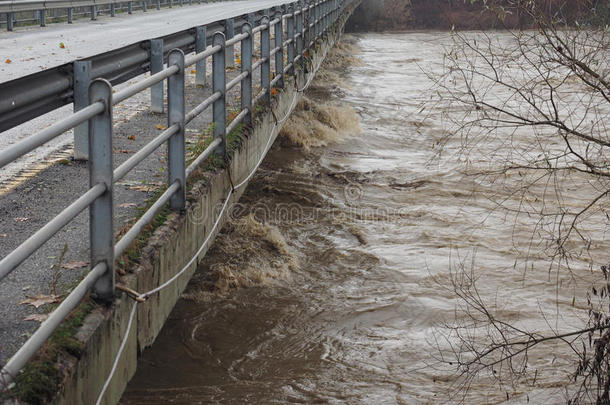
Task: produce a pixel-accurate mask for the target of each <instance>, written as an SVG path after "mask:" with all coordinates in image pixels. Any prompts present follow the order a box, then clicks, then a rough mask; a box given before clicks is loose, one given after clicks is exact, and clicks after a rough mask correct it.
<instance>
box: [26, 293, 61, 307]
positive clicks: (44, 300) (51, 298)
mask: <svg viewBox="0 0 610 405" xmlns="http://www.w3.org/2000/svg"><path fill="white" fill-rule="evenodd" d="M59 300H60V297H59V295H43V294H38V295H37V296H35V297H28V298H26V299H25V300H23V301H21V302H20V303H19V304H20V305H27V304H29V305H32V306H34V307H36V308H39V307H41V306H43V305H48V304H54V303H56V302H59Z"/></svg>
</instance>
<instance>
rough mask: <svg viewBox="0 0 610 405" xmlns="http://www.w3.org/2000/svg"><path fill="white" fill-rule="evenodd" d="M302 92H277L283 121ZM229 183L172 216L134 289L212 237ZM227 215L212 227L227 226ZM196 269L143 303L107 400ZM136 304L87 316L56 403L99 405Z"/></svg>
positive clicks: (254, 152)
mask: <svg viewBox="0 0 610 405" xmlns="http://www.w3.org/2000/svg"><path fill="white" fill-rule="evenodd" d="M351 11H352V10H351V9H350V10H348V12H347V13H346V15H344V16H343V18H342V20H341V22H340V24H338V26H337V29H336V31H335V32H333V33H332V34H331V35H329V36H328V38H326V39H325V40H324V41H322V43H321V44H320V46H318V47H317V49H316V51H315V52H311V53H310V56H311V57H312V58H313V61H314V66H315V65H317V63H318V61H320V59H323V58H324V57H325V55H326V52H327V51H328V50H329V49H330V48H331V47H332V46H333V45H334V43H335V42H336V41H337V40H338V39H339V37H340V35H341V32H342V29H343V26H344V23H345V20H346V19H347V16H349V14H350V13H351ZM297 79H298V82H299V86H303V84H304V83H305V79H306V78H305V77H304V75H303V73H302V72H300V71H299V72H297ZM300 96H301V93H298V92H296V90H295V85H294V80H286V86H285V90H284V91H282V92H281V93H279V95H278V97H277V100H276V101H277V102H276V103H275V107H274V110H275V113H276V115H277V117H278V118H279V119H281V118H282V117H284V116H285V115H286V114H290V112H291V110H290V109H291V107H293V106H294V105H295V103H293V100H294V98H295V97H297V98H300ZM274 122H275V121H274V118H273V116H272V115H271V114H270V113H269V114H265V115H264V116H263V117H262V119H261V120H260V121H259V123H258V124H257V125H256V127H255V128H254V130H253V131H252V134H251V135H250V136H249V137H248V138H247V139H246V140H245V141H244V142H243V144H242V146H241V147H240V148H239V150H238V151H237V152H236V153H235V154H234V157H233V160H232V161H231V163H230V165H231V171H230V172H231V174H232V176H233V180H234V183H238V182H241V181H242V180H243V179H245V178H246V177H247V176H248V174H249V173H250V172H251V171H252V169H253V168H254V167H255V165H256V163H257V162H258V161H259V159H260V157H261V155H262V154H263V153H264V152H265V146H266V144H267V142H268V139H269V138H268V137H269V136H270V134H271V136H272V137H273V139H275V137H276V136H277V134H278V133H279V130H280V129H281V128H279V127H274ZM244 188H245V187H242V188H241V189H239V190H237V191H236V193H235V194H233V196H232V197H231V203H235V202H237V201H238V200H239V197H240V196H241V193H242V192H243V190H244ZM230 189H231V183H230V180H229V177H228V172H227V171H226V170H222V171H219V172H218V173H216V174H214V175H213V176H212V178H211V180H210V181H209V182H200V183H197V184H195V185H194V186H193V188H192V191H191V197H192V198H191V201H190V202H189V203H188V205H187V209H186V211H185V212H184V213H182V214H180V215H178V214H172V215H170V217H169V218H168V219H167V221H166V223H165V225H163V226H162V227H160V228H159V229H157V230H156V231H155V233H154V234H153V236H152V237H151V238H150V240H149V243H148V245H147V246H146V248H145V249H144V252H143V255H142V259H141V261H140V265H139V266H138V268H137V269H135V270H134V272H133V274H130V275H128V276H125V277H124V278H123V280H121V282H122V283H123V284H126V285H128V286H129V287H131V288H132V289H134V290H136V291H140V292H145V291H149V290H151V289H153V288H155V287H156V286H158V285H159V284H161V283H163V282H164V281H166V280H168V279H169V278H171V277H172V276H173V275H174V274H176V273H177V272H179V271H180V270H181V269H182V268H183V266H184V265H185V264H186V263H187V262H188V261H189V260H190V258H191V257H193V256H194V255H195V254H196V252H197V251H198V250H199V247H200V246H201V244H202V242H203V241H204V240H205V238H206V237H207V236H208V234H209V232H210V230H211V229H212V227H213V224H214V222H215V220H216V217H215V216H214V213H215V212H217V211H216V209H217V207H219V206H220V205H222V203H223V201H224V198H225V197H226V196H227V195H228V193H229V191H230ZM228 211H229V210H227V211H226V212H228ZM209 213H211V214H209ZM225 216H226V215H225ZM225 219H226V218H222V220H221V223H220V225H219V227H218V228H217V230H216V231H215V232H218V230H219V229H220V228H221V227H222V223H224V222H225ZM209 245H210V244H208V246H209ZM206 251H207V248H206V249H204V250H203V251H202V252H201V254H200V257H199V260H200V259H201V258H203V256H204V255H205V253H206ZM195 270H196V264H192V265H191V266H190V268H189V269H188V271H187V272H186V273H185V274H184V275H183V276H181V277H180V278H179V279H178V280H177V281H176V282H175V283H173V284H172V285H171V286H169V287H168V288H166V289H165V290H163V291H161V292H160V293H159V294H156V295H154V296H152V297H151V298H150V299H149V300H147V301H146V302H144V303H142V304H139V305H138V309H137V316H136V319H135V321H134V325H133V327H132V330H131V333H130V334H129V337H128V341H127V344H126V347H125V350H124V352H123V354H122V356H121V358H120V361H119V364H118V368H117V370H116V372H115V375H114V378H113V379H112V382H111V384H110V386H109V388H108V390H107V392H106V395H105V397H104V400H103V402H102V403H103V404H106V405H111V404H116V403H117V402H118V401H119V399H120V397H121V395H122V393H123V391H124V389H125V387H126V385H127V382H128V381H129V380H130V379H131V377H132V376H133V375H134V373H135V371H136V367H137V361H138V354H139V353H140V352H141V351H142V350H143V349H144V348H146V347H148V346H150V345H152V344H153V342H154V341H155V338H156V337H157V335H158V334H159V332H160V330H161V328H162V327H163V324H164V323H165V320H166V319H167V317H168V316H169V314H170V312H171V310H172V308H173V307H174V305H175V303H176V302H177V300H178V299H179V298H180V295H181V294H182V292H183V291H184V289H185V287H186V285H187V283H188V282H189V280H190V278H191V276H192V275H193V273H194V272H195ZM132 306H133V300H132V299H131V298H129V297H127V296H126V295H124V294H123V296H121V297H118V298H117V299H116V301H115V303H114V305H113V306H112V307H111V308H98V309H96V310H94V312H92V313H91V314H90V315H88V317H87V318H86V320H85V323H84V325H83V326H82V327H81V329H80V331H79V332H78V335H77V336H78V338H79V339H80V340H81V341H82V342H83V344H84V346H85V350H84V354H83V355H82V356H81V358H80V359H78V360H76V359H73V358H71V359H66V364H65V380H64V384H63V386H62V387H61V390H60V392H58V395H57V397H56V399H55V401H54V403H56V404H66V405H76V404H95V402H96V400H97V397H98V395H99V393H100V391H101V389H102V386H103V384H104V382H105V380H106V378H107V376H108V375H109V374H110V370H111V368H112V364H113V362H114V359H115V357H116V354H117V352H118V350H119V345H120V343H121V341H122V339H123V337H124V334H125V331H126V328H127V322H128V319H129V314H130V311H131V308H132Z"/></svg>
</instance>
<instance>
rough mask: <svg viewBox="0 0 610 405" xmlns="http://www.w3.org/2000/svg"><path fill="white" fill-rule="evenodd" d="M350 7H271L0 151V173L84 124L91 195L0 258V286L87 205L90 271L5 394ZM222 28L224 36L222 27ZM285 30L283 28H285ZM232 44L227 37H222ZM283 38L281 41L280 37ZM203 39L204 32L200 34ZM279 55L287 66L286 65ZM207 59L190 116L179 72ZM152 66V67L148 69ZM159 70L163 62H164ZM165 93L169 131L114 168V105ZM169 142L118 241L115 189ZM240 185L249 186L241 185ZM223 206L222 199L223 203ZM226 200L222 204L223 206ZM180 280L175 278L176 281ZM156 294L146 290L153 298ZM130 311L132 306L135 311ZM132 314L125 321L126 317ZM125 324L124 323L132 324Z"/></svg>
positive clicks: (341, 1) (6, 379)
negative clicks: (202, 92) (197, 144)
mask: <svg viewBox="0 0 610 405" xmlns="http://www.w3.org/2000/svg"><path fill="white" fill-rule="evenodd" d="M351 1H353V0H321V1H317V2H307V3H306V4H304V3H303V2H301V1H299V2H294V3H290V4H288V5H287V6H285V7H283V11H281V10H278V11H277V12H276V13H275V15H274V16H273V19H270V17H269V16H268V15H264V16H263V18H262V19H261V23H260V25H258V26H256V27H254V28H253V27H252V25H251V24H250V23H249V22H244V23H243V24H241V33H240V34H238V35H234V36H233V33H232V31H231V25H232V24H229V25H225V29H224V31H225V32H224V33H223V32H220V31H217V32H215V33H214V34H213V42H212V44H211V45H210V46H207V47H200V46H199V45H200V43H198V44H199V45H198V47H197V49H196V52H195V53H193V54H191V55H189V56H186V57H185V52H184V51H183V50H182V49H180V48H175V49H172V50H171V51H169V54H168V64H167V67H166V68H161V69H160V70H159V71H156V72H153V73H152V74H151V76H150V77H148V78H146V79H144V80H142V81H140V82H138V83H136V84H134V85H132V86H129V87H127V88H125V89H123V90H121V91H118V92H116V93H114V94H113V86H112V84H111V82H110V81H109V80H106V79H103V78H98V79H95V80H93V81H92V82H91V83H90V84H89V85H88V100H87V105H86V106H83V107H82V108H81V109H80V110H79V111H77V112H75V113H74V114H72V115H70V116H69V117H67V118H65V119H62V120H61V121H58V122H55V123H54V124H53V125H51V126H49V127H48V128H46V129H44V130H42V131H40V132H38V133H37V134H35V135H32V136H30V137H28V138H27V139H25V140H23V141H21V142H19V143H17V144H15V145H13V146H11V147H9V148H7V149H5V150H3V151H0V168H1V167H3V166H5V165H7V164H8V163H11V162H13V161H14V160H15V159H17V158H19V157H20V156H23V155H24V154H26V153H29V152H31V151H32V150H34V149H35V148H37V147H38V146H40V145H42V144H44V143H46V142H48V141H50V140H52V139H54V138H55V137H57V136H59V135H60V134H62V133H64V132H65V131H67V130H69V129H71V128H75V127H76V126H78V125H82V124H83V123H88V131H87V133H88V155H89V160H90V166H89V190H88V191H87V192H86V193H84V194H83V195H82V196H80V197H79V198H78V199H76V201H74V202H73V203H72V204H70V205H69V206H68V207H67V208H66V209H64V210H63V211H62V212H61V213H60V214H59V215H57V216H56V217H55V218H54V219H53V220H51V221H50V222H49V223H47V224H46V225H45V226H44V227H42V228H41V229H40V230H38V231H37V232H36V233H35V234H34V235H32V236H31V237H30V238H29V239H27V240H26V241H25V242H23V243H22V244H21V245H20V246H19V247H18V248H16V249H15V250H14V251H12V252H11V253H10V254H9V255H8V256H6V257H5V258H3V259H2V260H1V261H0V280H2V279H3V278H4V277H6V276H7V275H8V274H10V273H11V272H12V271H14V270H15V269H16V268H17V267H18V266H19V265H20V264H21V263H22V262H23V261H24V260H26V259H27V258H28V257H29V256H30V255H32V254H33V253H34V252H35V251H36V250H37V249H38V248H40V247H41V246H42V245H43V244H44V243H45V242H46V241H48V240H49V239H50V238H51V237H52V236H53V235H55V234H56V233H57V232H58V231H59V230H60V229H62V228H63V227H64V226H66V225H67V224H68V223H70V221H71V220H72V219H74V218H75V217H76V216H77V215H78V214H79V213H81V212H82V211H84V210H85V209H87V208H89V212H90V215H89V228H90V231H89V232H90V263H91V270H90V271H89V273H88V274H87V275H86V277H85V278H84V279H83V280H82V281H81V283H80V284H79V285H78V286H77V287H76V288H75V289H74V290H73V291H72V292H71V293H70V294H69V295H68V296H67V298H66V299H65V300H64V301H63V302H62V303H61V304H60V305H59V306H58V307H57V308H56V309H55V311H53V312H52V313H51V314H50V316H49V317H48V319H47V320H45V321H44V322H43V323H42V324H41V325H40V327H39V328H38V330H36V332H35V333H34V334H33V335H32V336H31V337H30V338H29V339H28V341H27V342H26V343H25V344H24V345H23V346H22V347H21V349H20V350H19V351H18V352H17V353H16V354H15V355H14V356H13V357H12V358H11V359H10V360H9V362H8V363H7V364H6V365H5V366H4V368H3V369H2V371H1V372H0V386H2V387H6V386H8V384H9V383H10V382H11V381H13V380H14V378H15V376H16V375H17V374H18V372H19V371H20V370H21V369H22V368H23V367H24V366H25V364H26V363H27V362H28V360H29V359H30V358H31V357H32V356H33V355H34V354H35V353H36V351H37V350H38V349H39V348H40V347H41V346H42V345H43V344H44V342H45V341H46V340H47V339H48V338H49V336H51V334H52V333H53V331H54V330H55V329H56V328H57V327H58V326H59V325H60V323H61V322H62V321H63V320H64V319H65V318H66V317H67V316H68V315H69V314H70V313H71V311H73V310H74V308H76V306H77V305H78V304H79V302H80V301H81V300H82V299H83V298H84V296H85V295H86V294H87V293H88V292H93V294H94V296H95V297H97V298H98V299H100V300H104V301H106V302H110V301H112V300H113V298H114V294H115V272H114V263H115V260H116V259H117V258H118V257H119V256H120V255H121V254H122V253H123V252H124V251H125V250H126V248H127V247H128V246H129V245H130V244H131V243H132V242H133V241H134V240H135V238H136V237H137V235H138V234H139V233H140V231H141V230H142V229H143V228H144V227H145V226H146V225H147V224H149V223H150V222H151V221H152V220H153V218H154V217H155V215H156V214H157V213H158V212H159V211H160V210H161V209H162V208H163V207H164V205H165V204H167V203H169V207H170V208H171V209H172V210H182V209H184V208H185V202H186V181H187V179H188V178H189V177H190V176H192V174H193V172H194V170H195V169H196V168H197V167H198V166H199V165H201V163H203V162H204V161H205V160H206V159H208V158H209V157H210V156H212V155H214V154H216V155H220V156H223V157H224V156H225V153H226V142H227V134H228V133H230V132H231V131H232V130H233V129H234V128H236V126H237V125H239V124H240V123H243V124H246V125H247V124H250V123H251V122H252V114H253V105H256V104H257V103H258V102H261V101H263V102H265V103H267V104H269V103H270V102H271V89H272V88H273V87H275V88H280V89H281V88H283V87H284V79H285V78H286V75H287V74H292V73H294V69H295V68H296V67H297V66H301V65H304V62H305V57H306V56H305V55H306V52H307V50H309V49H311V48H312V47H313V46H314V44H315V43H316V41H317V39H318V38H320V36H322V35H323V34H324V33H325V32H326V31H327V30H328V29H329V28H330V27H331V26H332V24H333V23H334V22H335V21H336V20H337V19H338V18H339V17H340V16H341V14H342V11H343V9H344V8H345V6H346V5H347V4H348V3H351ZM227 27H228V29H227ZM284 28H286V29H284ZM271 29H274V36H275V41H274V44H273V45H274V48H273V49H272V48H271V41H270V31H271ZM227 33H228V34H229V35H230V36H231V37H230V38H227V35H226V34H227ZM256 34H259V38H260V39H259V41H260V49H261V55H260V59H259V61H257V62H256V63H253V50H254V37H255V35H256ZM284 35H286V40H284ZM203 36H204V38H205V32H204V33H203ZM238 42H240V43H241V71H240V73H239V74H238V75H237V76H236V77H235V78H234V79H232V80H230V81H227V77H226V69H225V68H226V63H227V60H229V63H231V62H232V60H233V59H234V58H233V50H232V47H233V46H234V45H235V44H237V43H238ZM284 50H286V51H287V64H286V66H284ZM208 57H212V59H213V61H212V65H213V73H212V82H213V83H212V95H211V96H210V97H208V98H207V99H205V100H203V101H202V102H201V103H200V104H199V105H198V106H197V107H195V108H194V109H193V110H192V111H189V112H186V111H185V96H184V91H185V90H184V89H185V69H186V68H187V67H189V66H192V65H196V66H201V65H202V62H205V60H206V58H208ZM272 57H273V58H274V64H275V72H276V74H275V77H274V78H273V79H271V59H272ZM153 65H154V64H153ZM161 65H162V63H161ZM256 70H259V71H260V81H261V82H260V83H261V86H262V89H261V91H260V92H259V93H258V94H256V95H253V94H252V89H253V85H252V79H253V76H254V72H255V71H256ZM165 80H167V87H168V122H167V129H165V130H164V131H163V132H162V133H161V134H159V135H158V136H157V137H156V138H155V139H153V140H152V141H151V142H150V143H148V144H147V145H146V146H145V147H143V148H142V149H141V150H140V151H139V152H137V153H136V154H134V155H133V156H131V157H130V158H129V159H128V160H127V161H125V162H124V163H123V164H121V165H120V166H118V167H117V168H116V169H114V170H113V150H112V136H113V134H112V132H113V119H112V113H113V106H114V105H116V104H118V103H120V102H122V101H124V100H126V99H128V98H130V97H132V96H134V95H135V94H138V93H140V92H142V91H143V90H145V89H148V88H155V86H159V85H160V84H161V86H162V85H163V82H164V81H165ZM238 84H239V85H240V86H241V109H240V112H239V113H238V114H237V116H236V117H235V118H234V119H233V121H231V122H230V123H227V111H226V102H227V98H226V94H227V92H228V91H229V90H231V89H232V88H233V87H235V86H237V85H238ZM153 102H154V96H153ZM210 106H211V107H212V110H213V117H214V138H213V141H212V142H211V144H210V145H209V146H208V147H207V149H206V150H205V151H204V152H203V153H201V154H200V155H199V156H198V157H196V159H195V160H194V161H193V162H192V163H191V164H190V165H189V166H188V167H187V166H186V157H185V125H186V124H188V123H189V122H190V121H192V120H193V119H194V118H195V117H197V116H198V115H199V114H201V113H202V112H203V111H205V110H206V109H207V108H209V107H210ZM166 142H167V144H168V159H167V166H168V172H169V176H168V188H167V189H166V191H165V192H164V193H163V194H162V195H161V196H160V197H159V198H158V200H157V201H156V202H155V203H154V204H153V205H152V206H151V208H150V209H149V210H148V211H147V212H146V213H145V214H144V215H143V216H142V217H141V218H140V219H139V220H138V221H137V222H136V223H135V224H134V225H133V227H132V228H131V229H130V230H129V231H128V232H127V233H126V234H125V235H124V236H123V237H121V238H120V240H119V241H118V242H116V243H115V240H114V229H113V219H114V218H113V186H114V184H115V183H116V182H117V181H119V180H120V179H121V178H123V177H124V176H125V175H126V174H127V173H129V172H130V171H131V170H132V169H134V168H135V167H136V166H137V165H138V164H139V163H140V162H141V161H142V160H143V159H144V158H146V157H147V156H149V155H150V154H151V153H152V152H153V151H155V150H156V149H157V148H158V147H159V146H161V145H162V144H164V143H166ZM243 183H246V180H244V181H243V182H242V184H243ZM227 202H228V199H227ZM227 202H225V204H226V203H227ZM175 277H177V276H174V278H175ZM160 288H161V287H158V288H157V289H155V290H153V291H152V292H151V293H154V292H156V291H158V290H159V289H160ZM134 308H135V307H134ZM133 312H134V311H133V310H132V318H133ZM132 318H131V319H132Z"/></svg>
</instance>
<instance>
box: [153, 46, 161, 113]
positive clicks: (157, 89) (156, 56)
mask: <svg viewBox="0 0 610 405" xmlns="http://www.w3.org/2000/svg"><path fill="white" fill-rule="evenodd" d="M162 70H163V40H162V39H151V40H150V73H151V74H153V75H154V74H155V73H159V72H160V71H162ZM163 98H164V82H163V81H161V82H159V83H157V84H155V85H153V86H151V88H150V103H151V110H152V112H154V113H157V114H163V111H164V107H163Z"/></svg>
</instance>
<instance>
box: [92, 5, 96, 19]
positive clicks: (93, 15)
mask: <svg viewBox="0 0 610 405" xmlns="http://www.w3.org/2000/svg"><path fill="white" fill-rule="evenodd" d="M90 13H91V20H96V19H97V10H96V9H95V5H93V6H91V11H90Z"/></svg>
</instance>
